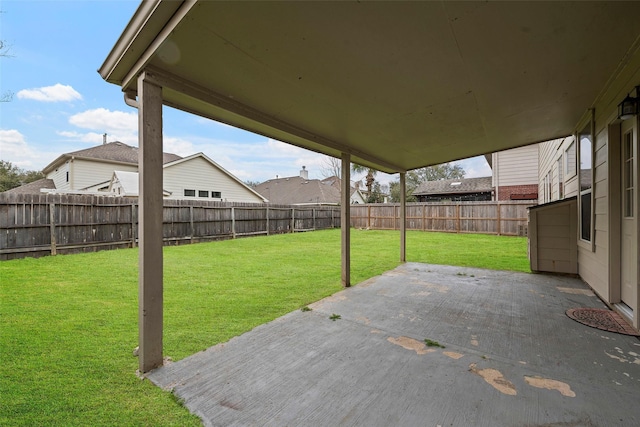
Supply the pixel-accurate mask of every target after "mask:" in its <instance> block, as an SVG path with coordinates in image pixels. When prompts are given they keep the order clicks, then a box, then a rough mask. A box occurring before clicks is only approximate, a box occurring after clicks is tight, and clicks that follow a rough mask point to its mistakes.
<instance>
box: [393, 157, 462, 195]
mask: <svg viewBox="0 0 640 427" xmlns="http://www.w3.org/2000/svg"><path fill="white" fill-rule="evenodd" d="M464 175H465V171H464V169H463V168H462V166H460V165H454V164H451V163H442V164H439V165H435V166H428V167H424V168H419V169H414V170H412V171H409V172H407V175H406V177H405V178H406V185H407V187H406V194H407V202H415V201H416V200H417V199H416V197H415V196H413V192H414V191H415V189H416V188H418V186H419V185H420V184H421V183H423V182H425V181H440V180H443V179H463V178H464ZM390 193H391V201H392V202H399V201H400V182H399V181H395V182H392V183H390Z"/></svg>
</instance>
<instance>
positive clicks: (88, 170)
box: [68, 159, 138, 190]
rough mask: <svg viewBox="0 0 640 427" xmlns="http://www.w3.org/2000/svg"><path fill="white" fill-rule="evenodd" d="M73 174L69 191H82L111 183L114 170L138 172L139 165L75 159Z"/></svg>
mask: <svg viewBox="0 0 640 427" xmlns="http://www.w3.org/2000/svg"><path fill="white" fill-rule="evenodd" d="M71 162H72V164H73V166H72V168H73V170H72V173H71V176H72V178H71V182H70V184H71V186H70V188H68V189H69V190H81V189H84V188H87V187H92V186H95V185H96V184H99V183H102V182H107V184H106V185H108V182H109V181H111V177H112V176H113V171H114V170H122V171H128V172H137V171H138V166H137V165H127V164H123V163H107V162H105V161H104V160H101V161H91V160H84V159H73V160H72V161H71Z"/></svg>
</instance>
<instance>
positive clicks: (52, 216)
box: [49, 203, 57, 255]
mask: <svg viewBox="0 0 640 427" xmlns="http://www.w3.org/2000/svg"><path fill="white" fill-rule="evenodd" d="M49 231H50V232H51V255H56V253H57V248H56V205H55V203H49Z"/></svg>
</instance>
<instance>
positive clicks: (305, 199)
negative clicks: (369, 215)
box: [255, 166, 365, 205]
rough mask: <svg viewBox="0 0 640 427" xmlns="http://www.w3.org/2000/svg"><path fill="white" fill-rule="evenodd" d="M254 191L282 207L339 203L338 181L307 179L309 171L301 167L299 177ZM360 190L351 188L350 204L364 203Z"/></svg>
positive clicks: (287, 178)
mask: <svg viewBox="0 0 640 427" xmlns="http://www.w3.org/2000/svg"><path fill="white" fill-rule="evenodd" d="M255 190H256V191H257V192H258V193H260V194H262V196H264V197H265V198H267V199H268V200H269V202H270V203H277V204H283V205H338V204H339V203H340V179H339V178H337V177H330V178H326V179H324V180H319V179H309V171H308V170H307V169H306V168H305V167H304V166H303V167H302V170H301V171H300V175H299V176H291V177H286V178H276V179H270V180H268V181H265V182H263V183H261V184H259V185H257V186H256V187H255ZM364 202H365V199H364V196H363V195H362V193H361V192H360V190H358V189H357V188H355V187H351V204H359V203H364Z"/></svg>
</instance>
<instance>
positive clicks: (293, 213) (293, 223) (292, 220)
mask: <svg viewBox="0 0 640 427" xmlns="http://www.w3.org/2000/svg"><path fill="white" fill-rule="evenodd" d="M295 227H296V208H291V232H292V233H293V232H294V231H295Z"/></svg>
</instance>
